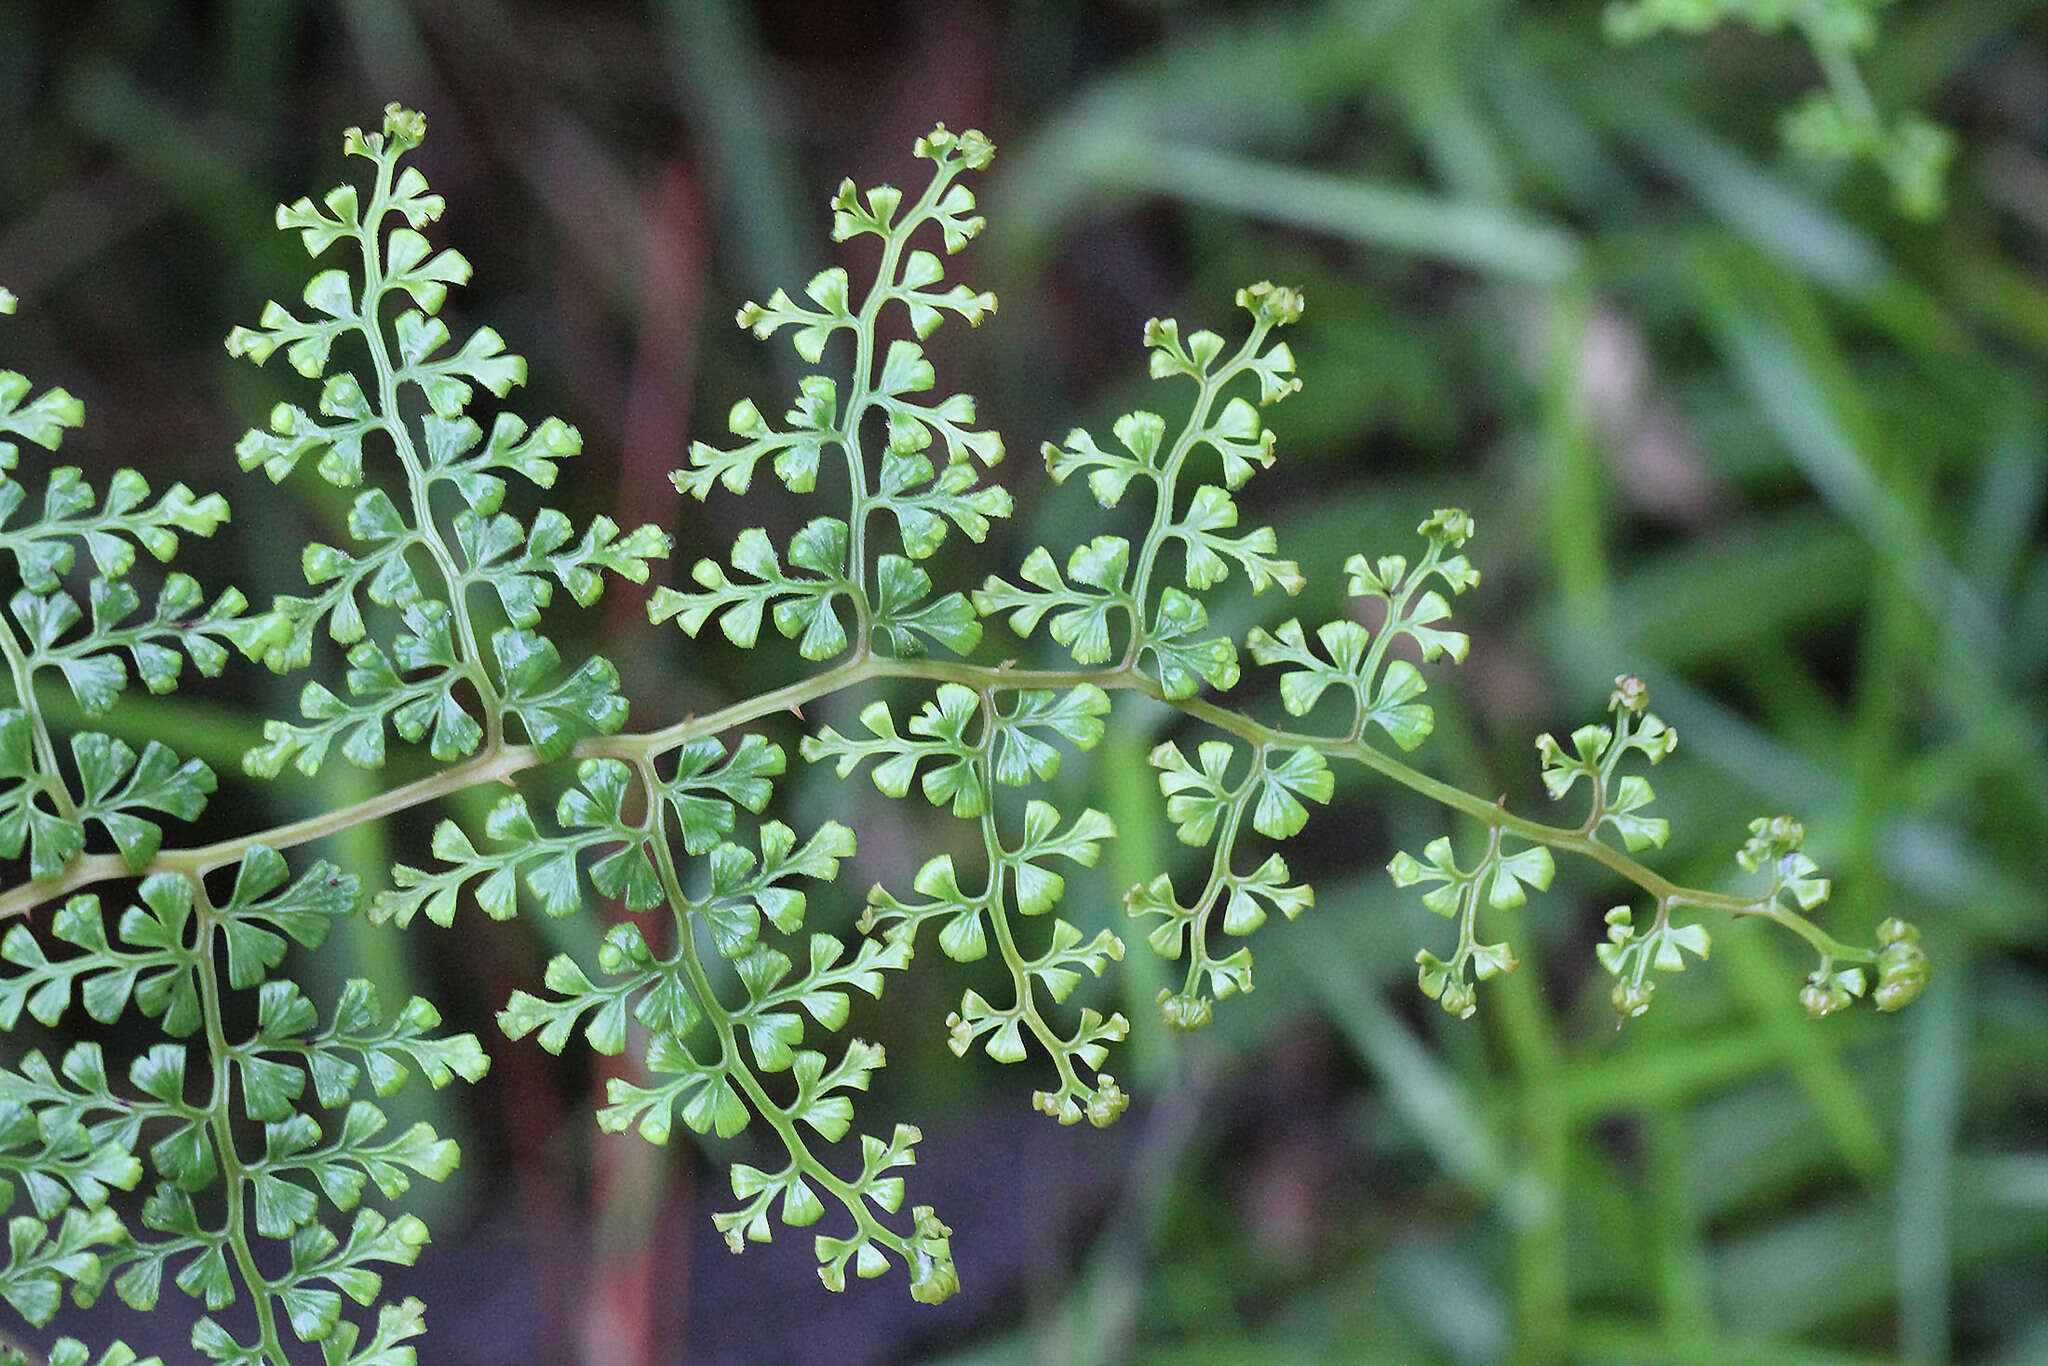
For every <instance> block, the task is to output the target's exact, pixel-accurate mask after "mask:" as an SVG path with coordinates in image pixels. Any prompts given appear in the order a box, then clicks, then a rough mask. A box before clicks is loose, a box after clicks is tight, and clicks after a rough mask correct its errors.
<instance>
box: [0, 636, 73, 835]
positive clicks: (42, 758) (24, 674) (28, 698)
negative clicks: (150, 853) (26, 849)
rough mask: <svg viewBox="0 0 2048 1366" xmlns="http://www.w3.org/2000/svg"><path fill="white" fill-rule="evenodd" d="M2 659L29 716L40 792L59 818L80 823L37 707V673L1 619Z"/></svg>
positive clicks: (47, 731) (48, 729) (0, 640)
mask: <svg viewBox="0 0 2048 1366" xmlns="http://www.w3.org/2000/svg"><path fill="white" fill-rule="evenodd" d="M0 655H5V656H6V659H7V672H8V674H9V675H11V676H12V678H13V679H14V695H15V696H16V697H18V698H20V699H21V709H22V710H23V711H25V712H27V713H28V723H29V730H30V733H31V734H32V735H33V736H34V737H35V746H36V768H37V769H38V771H40V773H41V774H42V782H41V783H40V784H39V786H40V787H41V789H42V790H43V791H44V792H46V793H48V794H49V797H50V800H51V801H53V802H55V803H56V804H57V814H58V815H60V816H62V817H63V818H64V819H65V820H67V821H76V820H77V819H78V805H77V803H76V802H74V801H73V800H72V798H71V788H70V785H69V784H67V783H66V782H65V781H64V777H63V770H62V769H60V768H58V767H57V745H56V742H55V741H53V740H52V739H51V738H50V727H49V724H48V723H47V722H45V721H44V720H43V709H42V708H41V707H39V706H37V705H36V694H35V670H34V669H33V668H32V667H31V666H30V664H29V661H28V656H27V655H26V654H24V653H23V652H22V648H21V644H20V642H19V641H17V640H16V639H15V638H14V628H13V627H12V626H10V625H8V624H7V622H6V621H5V619H4V618H0Z"/></svg>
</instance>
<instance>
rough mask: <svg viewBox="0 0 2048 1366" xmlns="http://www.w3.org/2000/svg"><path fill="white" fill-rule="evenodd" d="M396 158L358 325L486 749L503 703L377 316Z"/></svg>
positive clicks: (382, 180)
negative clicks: (444, 596)
mask: <svg viewBox="0 0 2048 1366" xmlns="http://www.w3.org/2000/svg"><path fill="white" fill-rule="evenodd" d="M397 164H398V163H397V158H396V157H395V156H392V157H379V158H378V159H377V183H376V188H375V190H374V191H373V192H372V193H371V196H370V208H369V211H368V212H367V213H365V214H364V215H363V221H362V226H361V227H359V228H358V229H357V230H356V239H357V241H358V243H359V244H360V245H361V247H362V251H363V306H362V314H361V323H362V326H361V329H360V330H361V332H362V334H363V340H364V341H365V342H366V343H367V344H368V346H369V349H370V364H371V366H372V367H373V368H374V369H375V370H376V372H377V409H378V411H379V412H380V413H382V414H383V416H384V423H383V426H384V432H385V434H386V435H387V436H389V437H390V438H391V446H392V449H393V450H394V451H395V452H396V453H397V455H398V462H399V464H400V465H402V466H404V468H405V482H406V488H407V491H408V494H409V496H410V498H411V501H412V511H413V524H414V526H415V528H416V530H415V533H414V534H415V535H416V536H417V537H418V540H417V542H416V543H417V544H418V545H420V546H421V547H422V548H424V549H425V550H426V552H427V555H428V557H429V558H430V559H432V560H433V562H434V567H435V568H436V569H438V570H439V571H440V574H441V578H442V581H443V582H444V583H445V584H446V585H447V588H448V606H449V608H450V610H451V611H452V613H453V615H454V617H455V629H456V633H457V635H458V637H459V638H460V640H461V661H462V662H461V673H462V676H463V677H465V678H467V679H468V680H469V681H470V685H471V686H472V687H474V688H475V689H476V690H477V696H478V699H479V701H480V702H481V703H482V707H483V714H484V721H485V724H486V726H487V728H488V729H487V731H486V737H487V738H486V739H485V742H484V748H483V752H484V753H485V754H489V753H491V752H492V751H494V750H496V749H497V748H498V747H499V745H500V744H501V743H503V740H504V734H505V729H504V728H505V720H504V711H505V709H504V707H503V706H502V705H501V704H500V701H499V697H498V690H497V687H496V685H494V684H493V683H492V682H491V677H490V671H489V670H488V669H487V668H485V666H484V655H483V650H482V649H481V648H480V647H479V646H478V644H477V635H476V627H475V624H474V623H473V622H471V620H470V616H469V597H468V593H467V584H468V579H467V577H466V576H465V575H464V574H463V572H462V571H461V569H459V568H458V567H457V566H456V563H455V559H454V557H453V556H452V555H450V554H449V553H448V546H447V543H446V542H445V541H443V540H442V538H441V534H440V528H439V527H438V526H437V525H436V524H435V521H434V512H433V486H432V485H431V484H430V483H429V482H428V479H427V476H426V469H425V466H424V464H423V463H422V462H421V460H420V455H419V450H418V448H417V447H415V446H414V445H413V440H412V429H411V428H410V427H408V426H407V425H406V421H405V412H404V410H403V409H402V408H401V407H400V406H399V399H398V376H397V372H396V371H395V370H393V369H392V365H391V353H390V349H389V348H388V347H387V346H386V345H385V341H384V324H383V321H382V319H381V317H380V311H381V310H382V308H383V300H384V289H385V285H384V267H383V263H382V261H381V259H380V258H379V254H378V253H379V245H380V242H381V240H382V236H383V222H384V215H385V214H386V213H388V212H389V211H390V210H389V209H388V207H387V201H388V200H389V199H390V197H391V172H392V169H393V168H394V167H395V166H396V165H397ZM399 553H400V554H403V553H404V552H403V551H400V552H399Z"/></svg>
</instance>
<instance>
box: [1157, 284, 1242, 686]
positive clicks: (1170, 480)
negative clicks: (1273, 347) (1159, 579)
mask: <svg viewBox="0 0 2048 1366" xmlns="http://www.w3.org/2000/svg"><path fill="white" fill-rule="evenodd" d="M1272 330H1273V324H1271V323H1269V322H1264V321H1260V322H1256V323H1254V324H1252V330H1251V335H1250V336H1248V337H1246V338H1245V340H1244V345H1243V346H1240V347H1239V348H1238V349H1237V354H1236V355H1234V356H1232V357H1231V358H1230V359H1229V360H1228V361H1225V362H1224V364H1223V365H1222V367H1221V368H1220V369H1217V370H1215V371H1212V372H1210V373H1208V374H1205V375H1203V376H1202V380H1201V387H1200V390H1199V392H1197V393H1196V395H1195V406H1194V407H1193V408H1192V409H1191V410H1190V411H1189V413H1188V420H1187V421H1186V422H1185V423H1183V424H1182V426H1181V429H1180V434H1179V435H1178V436H1176V437H1174V439H1173V446H1172V449H1170V450H1169V451H1168V452H1167V454H1166V459H1165V460H1164V461H1163V462H1161V464H1160V466H1159V468H1158V470H1157V471H1156V472H1155V473H1154V474H1153V480H1152V482H1153V485H1154V487H1155V488H1156V489H1157V491H1158V497H1157V498H1156V499H1154V501H1153V507H1152V525H1151V527H1150V528H1149V529H1148V530H1147V531H1146V532H1145V539H1144V541H1143V542H1142V543H1140V545H1139V547H1138V567H1137V570H1136V572H1134V573H1133V574H1132V575H1131V591H1130V601H1129V602H1128V603H1126V604H1125V606H1126V609H1127V610H1128V611H1129V612H1130V614H1131V643H1130V648H1129V649H1128V650H1126V651H1125V653H1124V664H1123V667H1124V668H1126V669H1135V668H1136V667H1137V663H1138V653H1139V651H1140V650H1142V649H1143V648H1144V645H1145V631H1146V628H1147V626H1148V624H1149V623H1148V622H1147V621H1146V619H1145V616H1146V611H1145V608H1146V600H1147V599H1148V598H1149V597H1150V596H1151V592H1152V566H1153V563H1154V562H1155V561H1156V560H1157V559H1158V558H1159V552H1160V550H1162V549H1163V548H1164V547H1165V545H1166V533H1167V530H1168V528H1169V527H1170V526H1171V525H1172V523H1173V514H1174V493H1175V483H1176V481H1177V480H1178V479H1179V478H1180V467H1181V466H1182V465H1183V464H1185V463H1186V462H1187V458H1188V456H1189V455H1190V454H1192V453H1193V451H1194V449H1195V442H1196V441H1198V440H1200V439H1201V435H1202V432H1203V430H1204V429H1205V428H1206V427H1207V426H1208V422H1209V409H1210V407H1211V406H1212V405H1213V404H1214V403H1215V402H1216V397H1217V395H1218V394H1220V393H1222V392H1223V390H1224V388H1225V386H1227V385H1228V384H1229V383H1230V382H1231V381H1232V380H1234V379H1236V378H1237V377H1238V376H1239V375H1241V374H1243V373H1244V372H1245V370H1246V369H1247V368H1248V364H1249V362H1250V361H1251V360H1252V358H1253V357H1255V356H1257V355H1258V354H1259V347H1260V346H1262V345H1263V344H1264V343H1265V340H1266V334H1267V333H1269V332H1271V331H1272Z"/></svg>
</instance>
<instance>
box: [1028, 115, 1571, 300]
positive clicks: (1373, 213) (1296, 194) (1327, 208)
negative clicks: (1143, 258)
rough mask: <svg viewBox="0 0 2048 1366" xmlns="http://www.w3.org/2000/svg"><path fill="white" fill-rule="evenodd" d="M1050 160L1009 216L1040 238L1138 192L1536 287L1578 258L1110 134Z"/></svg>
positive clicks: (1396, 188)
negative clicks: (1059, 168)
mask: <svg viewBox="0 0 2048 1366" xmlns="http://www.w3.org/2000/svg"><path fill="white" fill-rule="evenodd" d="M1058 160H1059V162H1060V164H1062V165H1063V166H1064V167H1065V170H1064V172H1063V174H1061V175H1060V176H1059V178H1057V179H1055V178H1053V177H1046V178H1041V179H1040V180H1039V182H1038V183H1037V184H1036V185H1034V186H1033V187H1032V190H1031V198H1030V202H1029V203H1028V204H1026V205H1024V206H1022V207H1023V210H1024V211H1023V212H1022V213H1021V214H1018V215H1017V216H1018V218H1019V219H1020V220H1022V221H1024V222H1025V223H1026V226H1027V230H1028V229H1036V230H1037V231H1039V232H1049V231H1051V230H1052V229H1053V228H1054V227H1055V226H1057V224H1058V223H1059V222H1061V221H1063V220H1064V219H1066V218H1068V217H1069V216H1072V215H1074V214H1077V213H1079V212H1080V211H1081V210H1082V209H1083V208H1084V207H1085V206H1086V204H1087V203H1088V202H1089V201H1091V200H1093V199H1095V198H1097V197H1100V196H1108V195H1118V196H1121V195H1125V194H1129V193H1132V192H1141V193H1151V194H1158V195H1163V196H1166V197H1168V198H1172V199H1179V200H1183V201H1185V202H1187V203H1190V204H1199V205H1202V206H1203V207H1205V208H1212V209H1221V210H1224V211H1225V212H1228V213H1233V214H1239V215H1241V216H1243V217H1246V218H1250V219H1254V220H1258V221H1263V222H1268V223H1280V224H1284V225H1286V226H1288V227H1293V228H1303V229H1306V230H1308V231H1311V232H1320V233H1328V234H1330V235H1331V236H1333V237H1337V238H1340V239H1342V240H1344V241H1348V242H1356V243H1358V244H1360V245H1362V246H1369V247H1379V248H1382V249H1385V250H1388V251H1393V252H1399V253H1402V254H1405V255H1413V256H1419V257H1421V258H1423V259H1425V260H1432V261H1442V262H1446V263H1448V264H1451V265H1458V266H1464V267H1467V268H1469V269H1472V270H1476V271H1479V272H1481V273H1483V274H1488V275H1497V276H1501V277H1504V278H1507V279H1511V280H1521V281H1526V282H1529V283H1534V284H1549V283H1552V282H1555V281H1557V280H1560V279H1562V278H1564V277H1565V276H1566V275H1569V274H1570V273H1571V272H1572V271H1573V270H1574V269H1576V268H1577V266H1578V264H1579V262H1580V260H1581V258H1582V256H1583V249H1582V247H1581V245H1580V243H1579V240H1578V238H1577V237H1576V236H1574V235H1573V234H1572V233H1571V232H1570V231H1569V230H1568V229H1566V228H1563V227H1561V226H1559V225H1557V224H1554V223H1548V222H1545V221H1543V220H1541V219H1537V218H1534V217H1531V216H1529V215H1527V214H1524V213H1520V212H1518V211H1516V210H1514V209H1508V208H1502V207H1499V206H1496V205H1493V204H1487V203H1483V202H1481V201H1478V200H1473V199H1457V198H1449V197H1445V196H1441V195H1432V194H1428V193H1426V192H1424V191H1421V190H1416V189H1412V188H1410V187H1408V186H1404V185H1388V184H1382V183H1375V182H1372V181H1367V180H1364V179H1362V178H1359V177H1355V176H1348V175H1338V174H1334V173H1331V172H1328V171H1310V170H1303V169H1300V168H1297V167H1291V166H1283V165H1280V164H1277V163H1275V162H1272V161H1267V160H1264V159H1261V158H1257V157H1249V156H1243V155H1240V154H1238V153H1234V152H1222V151H1216V150H1214V149H1211V148H1207V147H1199V146H1195V145H1193V144H1191V143H1186V142H1177V141H1173V140H1169V139H1165V138H1158V137H1154V136H1152V135H1151V134H1148V133H1145V132H1142V131H1140V130H1137V129H1132V128H1127V127H1118V126H1115V125H1112V124H1101V123H1096V124H1087V125H1079V126H1072V127H1070V128H1069V129H1068V130H1067V131H1066V134H1065V145H1064V155H1062V156H1061V157H1059V158H1058ZM1013 226H1014V225H1013Z"/></svg>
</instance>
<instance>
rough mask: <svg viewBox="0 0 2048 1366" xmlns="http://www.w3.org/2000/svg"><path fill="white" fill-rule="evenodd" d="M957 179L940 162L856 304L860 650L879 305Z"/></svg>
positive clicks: (847, 447)
mask: <svg viewBox="0 0 2048 1366" xmlns="http://www.w3.org/2000/svg"><path fill="white" fill-rule="evenodd" d="M956 174H957V171H956V169H955V168H953V167H951V166H948V165H945V164H944V163H941V164H940V166H939V169H938V171H937V172H936V173H935V174H934V175H933V176H932V179H931V183H930V184H929V185H927V186H926V187H925V191H924V193H923V194H922V195H920V196H919V197H918V200H917V202H916V203H915V204H913V205H911V207H910V209H909V211H908V212H907V213H905V214H904V215H903V217H902V218H901V219H899V220H898V226H897V227H896V228H895V229H893V230H891V231H889V232H887V233H884V234H883V236H882V262H881V264H880V265H879V266H877V267H876V268H875V278H874V282H873V283H872V284H870V285H869V286H868V293H867V297H866V298H865V299H863V300H862V301H861V306H860V314H859V318H858V320H857V322H856V323H855V325H854V329H853V335H854V359H853V380H854V390H853V392H852V393H851V394H850V395H848V396H847V400H846V408H845V410H844V411H843V412H842V413H841V414H840V418H839V443H840V447H841V449H843V450H844V451H845V452H846V476H847V479H848V481H849V482H850V484H851V485H852V498H853V511H852V515H851V517H850V519H849V528H848V536H847V573H848V575H849V577H850V578H851V579H852V582H853V604H854V633H853V635H854V639H855V640H857V641H859V642H860V648H861V649H863V650H865V649H866V648H867V644H868V632H869V630H870V628H871V625H872V618H871V611H872V609H871V607H870V605H869V601H868V569H867V532H868V517H869V515H870V514H871V513H872V512H873V511H874V500H873V498H872V497H871V495H870V494H869V493H868V478H867V462H866V461H865V460H864V459H863V458H862V456H861V443H860V427H861V423H862V421H863V420H865V419H866V417H867V414H868V410H869V409H870V408H872V407H874V402H875V336H876V329H875V324H876V322H877V321H878V320H879V319H880V317H881V314H882V305H883V304H885V303H887V302H888V301H889V300H890V299H893V298H895V297H896V294H895V286H896V264H897V262H898V260H900V259H901V257H902V255H903V248H904V245H905V244H906V243H907V242H909V241H910V236H911V234H912V233H914V232H916V231H917V229H918V228H920V227H922V226H923V225H924V223H925V220H926V219H928V218H930V217H931V211H932V208H933V206H934V205H936V204H937V203H938V202H939V196H940V195H941V194H943V193H944V192H945V189H946V187H947V186H948V185H950V184H952V183H953V178H954V176H955V175H956Z"/></svg>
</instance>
